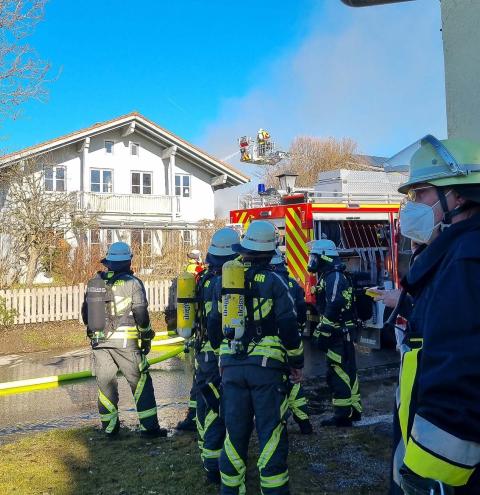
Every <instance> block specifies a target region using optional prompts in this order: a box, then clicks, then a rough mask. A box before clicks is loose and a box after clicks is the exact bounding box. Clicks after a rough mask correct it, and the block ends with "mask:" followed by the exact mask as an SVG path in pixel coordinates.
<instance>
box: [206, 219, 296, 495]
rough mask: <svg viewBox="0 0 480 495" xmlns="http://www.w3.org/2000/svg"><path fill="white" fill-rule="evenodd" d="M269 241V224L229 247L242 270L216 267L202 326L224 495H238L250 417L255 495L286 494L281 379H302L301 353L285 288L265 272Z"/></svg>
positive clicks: (272, 242) (255, 225)
mask: <svg viewBox="0 0 480 495" xmlns="http://www.w3.org/2000/svg"><path fill="white" fill-rule="evenodd" d="M276 241H277V239H276V230H275V227H274V226H273V225H272V224H271V223H269V222H266V221H254V222H252V223H251V224H250V226H249V227H248V229H247V231H246V233H245V235H244V237H243V238H242V240H241V242H240V243H239V244H237V245H234V246H233V250H234V251H237V252H238V253H240V254H241V255H242V258H243V264H242V263H240V262H238V261H231V262H229V263H226V264H225V265H224V266H223V269H222V283H221V284H220V283H217V284H216V286H215V294H214V299H213V305H212V311H211V312H210V317H209V319H208V333H209V338H210V342H211V344H212V346H214V348H215V347H220V369H221V370H222V386H223V399H222V400H223V402H222V404H223V416H224V419H225V425H226V429H227V435H226V438H225V443H224V447H223V450H222V454H221V456H220V474H221V481H222V485H221V493H222V494H223V495H229V494H244V493H245V473H246V462H247V453H248V444H249V440H250V436H251V433H252V430H253V426H254V418H255V427H256V430H257V434H258V440H259V450H260V457H259V459H258V463H257V466H258V468H259V470H260V486H261V492H262V494H264V495H267V494H276V495H284V494H288V493H289V486H288V481H289V476H288V467H287V455H288V439H287V430H286V414H287V411H288V392H287V384H286V382H287V379H288V376H287V375H288V374H290V375H291V376H292V379H293V381H294V382H299V381H300V380H301V377H302V368H303V346H302V341H301V339H300V336H299V333H298V331H297V316H296V312H295V304H294V301H293V298H292V296H291V294H290V291H289V288H288V285H287V283H286V282H285V280H284V279H283V277H281V276H280V275H278V274H276V273H275V272H273V271H272V270H271V268H270V266H269V263H270V260H271V259H272V257H273V255H274V254H275V248H276V244H277V242H276ZM219 305H220V308H219ZM222 315H223V318H222ZM222 320H223V321H222ZM222 340H223V342H222Z"/></svg>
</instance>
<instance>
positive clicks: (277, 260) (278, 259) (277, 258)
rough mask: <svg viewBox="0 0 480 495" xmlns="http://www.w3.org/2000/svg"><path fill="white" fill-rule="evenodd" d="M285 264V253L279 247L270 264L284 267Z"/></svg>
mask: <svg viewBox="0 0 480 495" xmlns="http://www.w3.org/2000/svg"><path fill="white" fill-rule="evenodd" d="M284 263H285V260H284V258H283V253H282V252H281V251H280V249H279V248H278V247H277V249H275V255H274V257H273V258H272V259H271V260H270V264H271V265H282V264H284Z"/></svg>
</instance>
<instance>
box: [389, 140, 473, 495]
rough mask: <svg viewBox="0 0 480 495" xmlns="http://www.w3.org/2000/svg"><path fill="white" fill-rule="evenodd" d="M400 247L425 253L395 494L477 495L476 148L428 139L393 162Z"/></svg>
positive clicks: (413, 282)
mask: <svg viewBox="0 0 480 495" xmlns="http://www.w3.org/2000/svg"><path fill="white" fill-rule="evenodd" d="M386 170H387V171H392V172H404V171H405V170H409V178H408V181H407V182H406V183H404V184H403V185H402V186H401V187H400V188H399V191H400V192H402V193H405V194H406V195H407V199H408V201H407V202H406V203H405V204H404V205H403V206H402V208H401V210H400V228H401V231H402V234H403V235H404V236H405V237H408V238H410V239H412V240H413V241H414V242H416V243H418V244H423V245H426V247H425V248H424V249H423V250H422V251H421V252H420V253H419V254H418V256H416V258H415V262H414V263H413V264H412V265H411V267H410V271H409V273H408V274H407V276H406V277H405V278H404V279H403V280H402V286H403V288H404V289H405V290H406V291H407V292H408V294H409V295H410V296H412V297H413V309H412V311H411V313H410V315H409V318H408V328H407V333H406V338H405V340H404V342H403V344H402V346H401V349H400V350H401V354H402V366H401V372H400V384H399V388H398V393H397V418H396V421H395V423H394V424H395V425H396V427H397V431H398V433H399V434H398V435H397V437H396V443H395V451H394V458H393V461H394V462H393V470H392V471H393V480H394V483H393V486H392V493H406V494H420V495H421V494H437V493H438V494H439V493H455V494H479V493H480V467H479V466H480V313H479V308H480V290H479V281H480V144H479V143H474V142H471V141H465V140H457V139H448V140H446V141H439V140H437V139H436V138H435V137H434V136H431V135H427V136H425V137H424V138H423V139H421V140H419V141H418V142H417V143H415V144H414V145H412V146H410V147H409V148H406V149H405V150H403V151H402V152H400V153H399V154H398V155H396V156H394V157H393V158H391V159H390V160H389V161H388V162H387V164H386Z"/></svg>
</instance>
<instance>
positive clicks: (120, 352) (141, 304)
mask: <svg viewBox="0 0 480 495" xmlns="http://www.w3.org/2000/svg"><path fill="white" fill-rule="evenodd" d="M131 260H132V252H131V250H130V247H129V246H128V244H126V243H124V242H115V243H113V244H112V245H111V246H110V248H109V249H108V253H107V256H106V257H105V259H104V260H102V263H103V264H104V265H105V266H106V268H107V271H105V272H99V273H98V274H97V275H96V276H95V278H93V279H92V280H90V281H89V282H88V284H87V291H86V295H85V302H84V303H83V306H82V317H83V321H84V323H85V325H87V335H88V337H89V338H90V341H91V345H92V352H93V364H94V369H95V377H96V380H97V385H98V409H99V412H100V419H101V421H102V426H103V429H104V430H105V432H106V434H107V435H109V436H113V435H115V434H117V433H118V431H119V429H120V423H119V419H118V383H117V372H118V370H120V371H121V372H122V374H123V376H124V377H125V378H126V380H127V382H128V384H129V385H130V388H131V390H132V394H133V396H134V399H135V405H136V408H137V413H138V417H139V420H140V431H141V433H142V434H143V435H146V436H166V434H167V431H166V430H164V429H162V428H160V427H159V425H158V419H157V405H156V402H155V394H154V390H153V384H152V378H151V377H150V374H149V372H148V362H147V358H146V355H147V354H148V352H149V351H150V346H151V340H152V338H153V337H154V336H155V332H154V331H153V330H152V328H151V326H150V317H149V314H148V303H147V298H146V294H145V288H144V286H143V284H142V282H141V280H139V279H138V278H137V277H135V276H134V275H133V272H132V271H131ZM139 340H140V341H141V346H139Z"/></svg>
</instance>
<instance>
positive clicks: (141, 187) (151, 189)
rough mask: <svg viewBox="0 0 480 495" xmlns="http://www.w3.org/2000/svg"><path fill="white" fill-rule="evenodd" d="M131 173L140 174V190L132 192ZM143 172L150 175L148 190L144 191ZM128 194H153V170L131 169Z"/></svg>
mask: <svg viewBox="0 0 480 495" xmlns="http://www.w3.org/2000/svg"><path fill="white" fill-rule="evenodd" d="M133 174H140V184H139V187H140V192H138V193H134V192H133ZM145 174H148V175H150V192H149V193H145V192H143V176H144V175H145ZM130 194H135V195H142V196H153V172H152V171H150V170H131V171H130Z"/></svg>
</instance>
